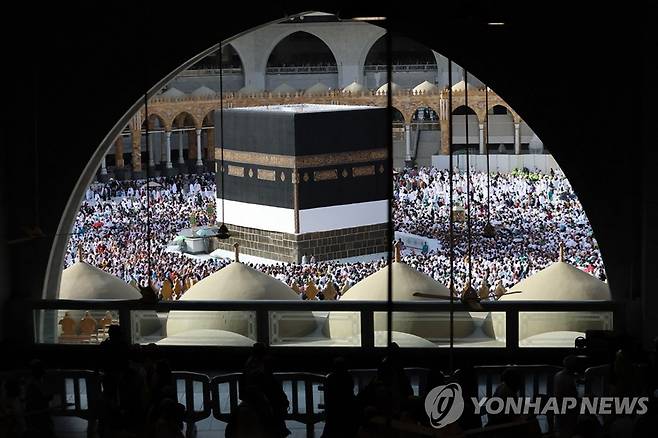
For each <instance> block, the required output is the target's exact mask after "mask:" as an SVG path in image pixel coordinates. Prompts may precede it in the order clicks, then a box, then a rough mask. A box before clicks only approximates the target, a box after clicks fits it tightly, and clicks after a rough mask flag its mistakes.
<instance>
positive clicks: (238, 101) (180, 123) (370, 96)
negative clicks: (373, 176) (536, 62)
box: [100, 84, 523, 177]
mask: <svg viewBox="0 0 658 438" xmlns="http://www.w3.org/2000/svg"><path fill="white" fill-rule="evenodd" d="M459 85H460V84H457V85H455V86H453V90H452V108H453V114H454V113H455V109H457V108H460V107H463V106H464V101H465V92H464V90H463V87H461V88H462V89H459V88H460V87H459ZM181 94H182V95H177V96H176V97H171V96H165V95H159V96H157V97H155V98H153V99H152V100H151V101H150V102H149V106H148V112H149V114H148V119H149V120H148V129H149V141H148V143H149V145H148V146H149V147H148V148H146V122H145V120H144V119H145V112H144V109H142V110H141V111H140V112H138V113H137V114H135V115H134V116H133V118H132V119H131V121H130V122H129V124H128V126H126V128H125V129H124V131H123V133H122V136H121V137H119V138H117V140H116V141H115V142H114V147H113V148H111V149H110V150H109V151H108V152H107V155H111V156H113V157H114V172H115V174H116V175H128V174H129V173H128V172H129V170H132V175H133V177H139V176H143V175H144V173H145V163H143V157H142V152H143V151H144V152H146V153H147V158H146V160H147V163H146V165H148V166H150V167H151V168H156V167H157V168H158V169H159V170H160V172H161V173H162V174H164V175H171V174H174V173H176V172H177V171H179V170H182V169H184V168H185V167H187V164H186V163H185V157H184V151H185V150H187V154H188V155H187V159H188V161H189V163H190V165H191V167H192V168H193V167H197V168H199V169H204V168H210V166H212V163H213V161H214V148H215V146H216V145H217V143H216V141H215V134H214V126H213V121H212V120H213V117H212V116H213V113H214V111H215V110H216V109H217V108H218V107H219V106H220V103H221V101H220V98H219V95H218V94H216V93H213V94H206V95H203V96H198V95H197V96H195V95H185V94H184V93H181ZM449 98H450V96H449V90H447V89H444V90H436V91H430V92H419V91H413V90H397V91H395V92H394V95H393V106H394V107H395V109H397V111H399V115H398V119H397V121H396V130H397V131H399V132H400V133H401V134H403V137H402V138H404V140H405V147H406V155H407V158H410V155H411V143H412V138H411V137H412V135H411V125H412V124H413V123H415V122H416V119H415V118H414V114H415V112H416V111H417V110H418V109H419V108H429V109H431V110H434V111H435V112H436V113H437V114H438V119H439V120H438V126H439V129H440V131H441V148H440V153H441V154H447V153H448V140H449V135H450V134H449V132H450V121H449V108H450V105H449V103H450V102H449ZM485 101H488V102H487V103H488V107H487V108H486V109H485ZM304 103H308V104H310V103H313V104H334V105H367V106H386V93H385V92H381V91H380V92H377V91H375V92H373V91H367V90H364V91H362V92H357V93H350V92H341V91H333V90H332V91H328V92H326V93H323V94H312V95H306V94H305V93H303V92H295V93H289V94H275V93H271V92H259V93H235V92H230V93H224V98H223V104H224V108H234V107H235V108H237V107H251V106H267V105H282V104H283V105H285V104H304ZM494 107H499V108H500V107H504V108H505V109H506V110H507V114H509V116H510V118H511V121H512V123H513V126H514V153H515V154H519V153H520V152H521V124H522V123H523V121H522V119H521V118H520V116H519V115H518V114H517V113H516V112H515V111H513V110H512V109H511V108H510V107H509V105H507V103H506V102H505V101H503V100H502V99H501V98H500V97H499V96H498V95H497V94H495V93H494V92H492V91H489V92H488V96H486V98H485V90H484V89H477V88H471V87H470V86H469V89H468V108H469V110H467V113H468V114H470V116H471V117H472V116H474V117H475V119H476V123H477V125H476V126H477V128H476V129H475V130H472V131H469V141H470V142H472V143H471V144H478V145H479V152H480V153H485V139H486V138H487V134H486V128H487V127H486V123H487V111H488V112H489V114H491V113H492V110H493V109H494ZM460 123H462V124H463V117H460V116H459V115H453V127H454V130H455V135H454V136H453V143H460V142H463V143H465V137H464V134H463V133H461V137H459V135H460V133H459V132H458V129H457V127H458V124H460ZM470 124H471V122H470V121H469V125H470ZM401 125H402V126H401ZM461 129H462V130H463V126H462V127H461ZM474 137H475V138H476V139H477V140H475V141H473V138H474ZM127 139H129V144H130V148H129V149H128V148H126V143H127V141H126V140H127ZM494 143H495V142H494ZM156 146H157V148H158V152H159V153H156V151H155V150H154V149H155V148H156ZM174 151H175V154H176V160H175V161H176V162H175V163H174V160H173V159H172V156H173V154H172V152H174ZM126 152H128V153H130V163H131V169H128V168H127V163H126V159H125V158H124V157H125V155H124V154H126ZM100 173H101V175H104V174H107V165H106V160H105V159H104V160H102V161H101V166H100ZM118 177H120V176H118Z"/></svg>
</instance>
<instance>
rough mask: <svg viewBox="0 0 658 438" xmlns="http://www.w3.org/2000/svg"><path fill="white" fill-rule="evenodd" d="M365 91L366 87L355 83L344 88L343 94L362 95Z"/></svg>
mask: <svg viewBox="0 0 658 438" xmlns="http://www.w3.org/2000/svg"><path fill="white" fill-rule="evenodd" d="M365 89H366V87H364V86H363V85H361V84H359V83H358V82H356V81H354V82H352V83H351V84H349V85H348V86H347V87H345V88H343V93H353V94H354V93H362V92H363V91H364V90H365Z"/></svg>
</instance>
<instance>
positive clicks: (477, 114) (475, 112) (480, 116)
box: [452, 104, 484, 123]
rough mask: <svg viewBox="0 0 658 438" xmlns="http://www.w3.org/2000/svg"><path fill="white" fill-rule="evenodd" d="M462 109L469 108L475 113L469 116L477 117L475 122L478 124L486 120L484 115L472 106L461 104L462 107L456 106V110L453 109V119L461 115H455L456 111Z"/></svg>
mask: <svg viewBox="0 0 658 438" xmlns="http://www.w3.org/2000/svg"><path fill="white" fill-rule="evenodd" d="M462 107H465V108H468V109H470V110H471V111H473V114H469V115H472V116H475V120H476V121H477V123H483V120H484V118H483V117H482V114H479V111H477V110H476V108H473V107H472V106H471V105H464V104H461V105H458V106H456V107H455V108H453V109H452V115H453V117H454V116H456V115H459V114H455V111H457V110H458V109H459V108H462Z"/></svg>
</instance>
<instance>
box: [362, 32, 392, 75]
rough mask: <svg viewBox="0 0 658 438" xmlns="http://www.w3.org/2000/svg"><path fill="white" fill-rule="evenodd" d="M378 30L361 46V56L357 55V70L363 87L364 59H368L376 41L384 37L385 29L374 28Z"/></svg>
mask: <svg viewBox="0 0 658 438" xmlns="http://www.w3.org/2000/svg"><path fill="white" fill-rule="evenodd" d="M375 27H376V28H378V29H379V30H380V31H381V32H379V33H376V34H374V35H373V37H372V38H371V39H370V40H368V41H367V42H366V43H365V44H364V45H363V50H362V51H361V54H360V55H359V69H360V71H361V78H362V81H363V85H364V86H365V82H366V81H365V79H366V78H365V75H366V59H367V58H368V54H369V53H370V51H371V50H372V48H373V46H374V45H375V43H377V41H379V40H380V39H381V38H382V37H384V36H385V35H386V29H384V28H381V27H379V26H375Z"/></svg>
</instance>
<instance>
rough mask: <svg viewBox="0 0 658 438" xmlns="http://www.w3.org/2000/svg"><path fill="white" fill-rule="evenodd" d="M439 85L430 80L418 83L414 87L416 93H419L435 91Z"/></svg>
mask: <svg viewBox="0 0 658 438" xmlns="http://www.w3.org/2000/svg"><path fill="white" fill-rule="evenodd" d="M438 89H439V87H437V86H436V85H434V84H433V83H431V82H429V81H423V82H421V83H420V84H418V85H416V86H415V87H414V89H413V91H414V93H417V94H425V93H431V92H433V91H437V90H438Z"/></svg>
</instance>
